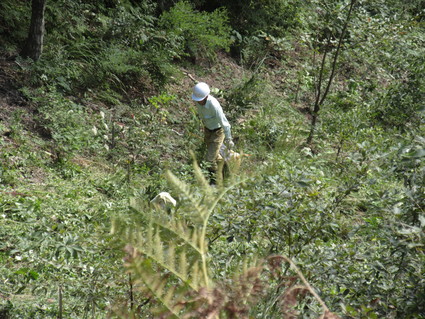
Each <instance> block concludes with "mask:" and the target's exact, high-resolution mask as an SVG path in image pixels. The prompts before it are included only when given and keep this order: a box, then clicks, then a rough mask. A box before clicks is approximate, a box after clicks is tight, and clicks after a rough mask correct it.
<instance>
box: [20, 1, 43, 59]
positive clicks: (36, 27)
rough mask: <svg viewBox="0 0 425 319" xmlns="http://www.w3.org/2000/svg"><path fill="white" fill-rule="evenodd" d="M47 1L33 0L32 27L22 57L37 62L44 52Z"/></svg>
mask: <svg viewBox="0 0 425 319" xmlns="http://www.w3.org/2000/svg"><path fill="white" fill-rule="evenodd" d="M45 8H46V0H32V13H31V25H30V29H29V32H28V38H27V40H26V42H25V45H24V47H23V49H22V51H21V56H23V57H25V58H31V59H33V60H34V61H37V60H38V59H39V58H40V56H41V52H42V51H43V38H44V10H45Z"/></svg>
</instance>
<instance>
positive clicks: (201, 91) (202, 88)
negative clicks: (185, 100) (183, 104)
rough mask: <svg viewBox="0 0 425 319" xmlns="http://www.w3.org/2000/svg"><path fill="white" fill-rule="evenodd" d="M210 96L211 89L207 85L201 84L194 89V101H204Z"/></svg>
mask: <svg viewBox="0 0 425 319" xmlns="http://www.w3.org/2000/svg"><path fill="white" fill-rule="evenodd" d="M208 94H210V87H209V86H208V84H207V83H204V82H199V83H198V84H196V85H195V86H194V87H193V94H192V100H194V101H202V100H203V99H205V98H206V97H207V96H208Z"/></svg>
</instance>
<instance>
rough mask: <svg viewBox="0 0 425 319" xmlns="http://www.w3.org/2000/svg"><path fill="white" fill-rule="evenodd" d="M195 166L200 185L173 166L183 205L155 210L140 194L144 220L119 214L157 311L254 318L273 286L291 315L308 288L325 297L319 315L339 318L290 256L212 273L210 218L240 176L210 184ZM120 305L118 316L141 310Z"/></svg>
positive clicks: (119, 228)
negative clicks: (287, 272) (217, 277)
mask: <svg viewBox="0 0 425 319" xmlns="http://www.w3.org/2000/svg"><path fill="white" fill-rule="evenodd" d="M194 172H195V177H196V181H197V186H198V187H197V188H196V189H195V188H191V187H190V186H189V185H188V184H186V183H184V182H182V181H180V180H179V179H178V178H176V176H174V175H173V174H172V173H170V172H168V173H167V178H168V180H169V182H170V184H171V185H172V187H173V188H174V190H175V193H176V194H178V195H179V205H178V208H177V209H175V210H173V211H172V212H166V211H165V210H160V209H156V210H155V209H152V208H149V207H148V206H146V205H143V204H142V203H138V201H137V200H135V199H134V200H132V202H131V205H132V207H133V208H134V209H135V210H136V211H137V212H138V213H139V214H141V215H142V217H143V222H138V223H127V224H125V223H122V221H121V222H120V220H117V221H115V222H114V232H115V234H116V235H117V236H119V237H120V238H121V239H123V240H124V241H125V242H126V243H127V245H126V248H125V250H126V253H127V256H126V258H125V266H126V269H127V271H128V272H129V274H131V278H132V280H133V283H132V284H134V286H132V289H133V288H134V290H137V291H139V292H141V293H142V295H143V298H144V300H147V302H148V303H149V305H148V306H149V309H150V311H151V313H152V314H153V316H154V318H214V319H216V318H249V315H250V312H252V309H254V308H255V306H256V305H257V304H258V303H259V302H261V301H262V300H263V299H265V298H269V296H270V294H271V293H272V294H273V296H274V297H275V301H274V306H275V308H276V309H277V311H278V312H279V313H280V314H282V315H284V317H286V318H295V315H296V313H295V310H294V306H295V305H296V304H297V298H298V297H300V296H302V295H305V294H306V292H307V293H310V294H312V295H313V297H314V298H315V299H316V300H317V301H319V304H320V306H321V307H322V309H323V314H322V316H321V318H328V319H330V318H337V317H336V316H335V315H333V314H332V313H330V312H329V310H328V309H327V307H326V305H325V304H324V303H323V302H322V301H321V300H320V298H319V296H318V295H317V294H316V293H315V292H314V290H313V289H312V288H311V287H310V285H309V284H308V282H307V281H306V280H305V279H304V277H303V276H302V274H301V272H299V270H298V269H297V268H296V266H295V265H294V264H293V263H292V262H291V261H290V260H289V259H287V258H286V257H284V256H274V257H269V258H268V259H266V260H264V261H261V262H257V263H252V266H251V267H248V266H247V265H245V266H244V267H242V270H241V272H240V273H239V274H237V275H235V276H234V278H231V279H228V280H224V281H222V282H213V281H212V279H211V278H212V277H213V276H211V273H210V272H211V269H210V267H209V263H208V258H209V257H208V239H207V238H206V236H207V227H208V221H209V219H210V217H211V214H212V213H213V211H214V209H215V207H216V205H217V203H218V202H219V201H220V200H221V199H222V198H223V195H224V194H225V193H226V192H227V191H228V190H229V189H230V188H232V187H234V186H235V185H236V183H230V184H231V185H230V186H227V187H225V186H223V185H220V187H211V186H210V185H209V183H208V181H207V180H206V178H205V177H204V175H203V174H202V172H201V169H200V168H199V166H198V165H197V164H196V163H195V164H194ZM124 224H125V225H124ZM288 263H289V265H290V266H291V267H292V268H293V270H294V271H295V273H296V274H295V277H288V276H283V273H282V269H283V267H284V264H285V265H287V264H288ZM293 278H296V279H295V280H294V279H293ZM298 281H301V284H297V282H298ZM282 287H284V288H282ZM128 308H134V309H129V310H128ZM119 313H120V315H119V316H120V317H127V318H137V317H138V315H137V309H136V308H135V307H127V310H124V314H123V309H121V310H120V312H119Z"/></svg>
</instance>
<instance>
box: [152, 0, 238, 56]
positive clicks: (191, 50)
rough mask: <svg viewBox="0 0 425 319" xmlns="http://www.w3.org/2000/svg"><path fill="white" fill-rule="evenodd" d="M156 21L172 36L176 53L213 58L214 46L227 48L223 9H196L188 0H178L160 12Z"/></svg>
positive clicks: (228, 43) (228, 39)
mask: <svg viewBox="0 0 425 319" xmlns="http://www.w3.org/2000/svg"><path fill="white" fill-rule="evenodd" d="M159 25H160V26H161V27H163V28H165V30H167V33H169V34H171V35H173V36H175V37H176V38H175V40H176V42H175V45H176V53H177V54H178V56H176V58H178V57H179V56H183V55H188V56H190V57H192V58H194V59H197V58H207V59H214V58H215V54H216V52H217V50H219V49H224V50H229V46H230V44H231V38H230V26H229V18H228V15H227V12H226V11H225V10H223V9H217V10H215V11H214V12H211V13H205V12H197V11H195V10H194V8H193V7H192V5H191V4H190V3H189V2H188V1H180V2H178V3H177V4H176V5H175V6H174V7H172V8H171V9H170V10H169V11H167V12H164V13H163V14H162V15H161V17H160V20H159Z"/></svg>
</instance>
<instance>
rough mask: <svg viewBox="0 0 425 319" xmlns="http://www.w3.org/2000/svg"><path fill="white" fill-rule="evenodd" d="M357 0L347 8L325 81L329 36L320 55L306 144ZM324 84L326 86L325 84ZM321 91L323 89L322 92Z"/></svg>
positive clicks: (329, 83) (352, 0)
mask: <svg viewBox="0 0 425 319" xmlns="http://www.w3.org/2000/svg"><path fill="white" fill-rule="evenodd" d="M356 1H357V0H351V1H350V4H349V7H348V13H347V16H346V19H345V21H344V24H343V27H342V31H341V33H340V35H339V38H338V44H337V47H336V50H335V52H334V54H333V58H332V62H331V65H330V75H329V77H328V79H327V80H325V79H324V75H325V68H326V59H327V57H328V53H329V51H330V49H329V48H331V47H332V46H331V41H332V39H331V35H329V36H328V39H327V44H326V45H325V46H324V53H323V55H322V61H321V65H320V69H319V70H320V71H319V77H318V80H317V84H316V92H315V93H316V98H315V102H314V107H313V112H312V117H311V124H310V133H309V135H308V137H307V140H306V143H307V144H311V142H312V141H313V136H314V132H315V130H316V122H317V117H318V116H319V112H320V109H321V106H322V105H323V102H324V101H325V99H326V97H327V95H328V93H329V89H330V87H331V85H332V81H333V79H334V76H335V72H336V69H337V61H338V56H339V53H340V50H341V46H342V42H343V40H344V37H345V34H346V31H347V27H348V23H349V21H350V18H351V14H352V11H353V7H354V5H355V3H356ZM325 82H326V84H325ZM323 84H325V87H324V88H323ZM322 89H324V90H323V91H322Z"/></svg>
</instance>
